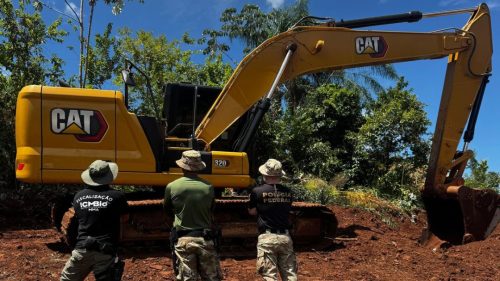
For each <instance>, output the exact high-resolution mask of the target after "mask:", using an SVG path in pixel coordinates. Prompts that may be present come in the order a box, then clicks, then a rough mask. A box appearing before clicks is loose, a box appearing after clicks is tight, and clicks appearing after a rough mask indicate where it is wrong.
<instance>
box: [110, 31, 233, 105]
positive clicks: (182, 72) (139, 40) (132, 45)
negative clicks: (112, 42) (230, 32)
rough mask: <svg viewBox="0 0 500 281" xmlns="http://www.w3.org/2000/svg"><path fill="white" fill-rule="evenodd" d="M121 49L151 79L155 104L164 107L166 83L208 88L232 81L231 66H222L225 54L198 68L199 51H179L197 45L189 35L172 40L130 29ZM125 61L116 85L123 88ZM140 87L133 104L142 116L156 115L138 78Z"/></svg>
mask: <svg viewBox="0 0 500 281" xmlns="http://www.w3.org/2000/svg"><path fill="white" fill-rule="evenodd" d="M119 34H120V40H119V41H118V45H119V47H118V49H119V50H120V52H121V56H122V57H125V58H128V59H129V60H131V61H132V62H133V63H134V64H135V65H137V66H138V67H140V68H141V69H142V70H143V71H144V72H145V73H146V74H147V75H148V76H149V77H150V78H151V85H152V88H153V93H154V98H155V103H156V104H157V105H159V106H158V107H159V108H158V109H160V106H161V105H162V104H163V96H162V95H161V94H162V87H163V86H164V85H165V84H167V83H179V82H191V83H194V84H204V85H209V86H221V85H223V83H224V82H225V81H226V80H227V79H228V78H229V75H230V74H231V67H230V66H229V65H228V64H226V63H223V61H222V54H221V53H219V54H214V55H213V56H211V57H209V58H207V59H206V61H205V63H204V64H202V65H198V64H195V63H193V62H192V55H193V54H196V53H199V52H197V51H192V50H186V51H183V50H181V48H180V44H181V43H184V44H188V45H191V44H194V40H193V39H191V38H190V37H189V36H188V35H187V34H186V35H185V36H184V37H183V41H182V42H181V41H179V40H172V41H169V40H168V39H167V38H166V37H165V36H164V35H160V36H158V37H155V36H154V35H153V34H152V33H150V32H145V31H138V32H136V33H135V36H134V35H132V32H131V31H130V30H128V29H122V30H120V32H119ZM124 67H125V63H124V61H120V63H119V64H118V67H117V68H116V69H115V74H116V80H115V83H116V84H117V85H121V84H122V82H121V80H120V77H121V74H120V71H121V70H122V69H124ZM135 80H136V84H137V86H136V87H134V88H133V89H131V92H130V104H131V105H132V109H133V110H134V111H136V112H137V113H139V114H148V115H152V114H153V113H154V112H155V109H154V108H153V103H152V101H151V99H150V97H148V96H147V89H146V83H145V80H144V77H142V76H141V75H136V76H135Z"/></svg>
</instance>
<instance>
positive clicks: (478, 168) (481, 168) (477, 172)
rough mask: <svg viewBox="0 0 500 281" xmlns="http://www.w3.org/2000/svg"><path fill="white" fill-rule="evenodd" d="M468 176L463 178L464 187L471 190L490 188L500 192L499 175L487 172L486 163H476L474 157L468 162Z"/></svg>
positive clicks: (482, 161)
mask: <svg viewBox="0 0 500 281" xmlns="http://www.w3.org/2000/svg"><path fill="white" fill-rule="evenodd" d="M468 168H469V170H470V175H468V176H466V177H465V185H466V186H469V187H472V188H491V189H494V190H496V191H497V192H500V173H498V172H492V171H488V170H489V166H488V161H486V160H481V161H478V160H477V159H476V157H472V158H471V159H470V160H469V163H468Z"/></svg>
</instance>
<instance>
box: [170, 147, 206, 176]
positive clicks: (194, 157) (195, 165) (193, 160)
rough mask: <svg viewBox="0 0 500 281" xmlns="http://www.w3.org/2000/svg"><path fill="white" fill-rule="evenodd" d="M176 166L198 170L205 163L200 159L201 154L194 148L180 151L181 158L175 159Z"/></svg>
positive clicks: (201, 168) (203, 167) (193, 170)
mask: <svg viewBox="0 0 500 281" xmlns="http://www.w3.org/2000/svg"><path fill="white" fill-rule="evenodd" d="M175 163H177V166H179V167H181V168H182V169H184V170H187V171H192V172H196V171H200V170H203V169H205V167H206V166H207V165H205V162H203V161H202V160H201V154H200V152H199V151H196V150H187V151H184V152H183V153H182V157H181V159H179V160H177V161H175Z"/></svg>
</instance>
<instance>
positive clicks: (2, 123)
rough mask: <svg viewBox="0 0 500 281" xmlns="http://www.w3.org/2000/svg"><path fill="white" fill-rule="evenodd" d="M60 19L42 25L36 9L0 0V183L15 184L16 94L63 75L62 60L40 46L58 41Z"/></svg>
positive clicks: (60, 37)
mask: <svg viewBox="0 0 500 281" xmlns="http://www.w3.org/2000/svg"><path fill="white" fill-rule="evenodd" d="M60 24H61V20H60V19H59V20H56V21H55V22H53V23H52V24H50V25H49V26H46V24H45V23H44V21H43V20H42V18H41V16H40V14H39V13H38V12H35V13H33V12H31V11H27V10H26V9H25V5H24V3H23V2H19V3H18V5H17V7H14V5H13V4H12V3H11V1H7V0H0V43H1V44H0V104H2V108H1V109H0V128H1V130H0V158H1V159H2V161H0V170H2V171H3V172H2V173H1V174H0V184H5V185H7V186H14V185H15V174H14V159H15V151H16V147H15V140H14V118H13V116H15V104H16V97H17V93H18V92H19V90H21V88H22V87H24V86H26V85H29V84H45V83H56V81H57V79H59V78H61V77H62V76H63V74H64V73H63V70H62V64H63V61H62V60H61V59H60V58H59V57H58V56H57V55H55V54H53V55H51V56H50V57H47V56H46V55H45V54H44V52H43V46H44V44H45V43H46V42H47V41H48V40H54V41H56V42H62V40H63V38H64V36H65V35H66V33H65V32H63V31H61V30H60V29H59V26H60Z"/></svg>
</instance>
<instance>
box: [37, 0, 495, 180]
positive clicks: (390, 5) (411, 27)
mask: <svg viewBox="0 0 500 281" xmlns="http://www.w3.org/2000/svg"><path fill="white" fill-rule="evenodd" d="M68 2H70V3H74V4H76V5H74V7H75V8H76V7H77V5H79V2H80V1H76V0H68ZM85 2H87V1H85ZM102 2H103V1H98V5H97V7H96V10H95V15H94V28H93V32H94V33H95V32H102V31H103V29H104V27H105V26H106V24H107V23H108V22H112V23H113V24H114V30H115V31H116V30H118V29H119V28H121V27H128V28H129V29H132V30H140V29H143V30H145V31H150V32H152V33H153V34H155V35H160V34H165V35H166V36H167V38H168V39H169V40H173V39H180V38H181V36H182V34H183V33H184V32H188V33H189V34H190V35H191V36H192V37H194V38H198V37H201V32H202V31H203V30H204V29H206V28H218V27H220V22H219V18H220V15H221V13H222V11H223V10H224V9H226V8H229V7H235V8H237V9H238V10H239V9H240V8H241V7H242V6H243V5H244V4H247V3H253V4H256V5H258V6H259V7H260V8H261V9H262V10H264V11H270V10H271V9H272V8H279V7H282V6H283V5H290V4H291V3H293V2H294V1H292V0H259V1H238V0H201V1H200V0H183V1H178V0H156V1H152V0H145V3H143V4H140V3H136V2H134V1H132V2H129V1H126V0H124V7H123V11H122V13H121V14H119V15H116V16H115V15H113V13H112V12H111V7H109V6H105V5H104V4H103V3H102ZM481 2H482V1H467V0H438V1H431V0H426V1H422V0H408V1H397V0H372V1H368V0H364V1H361V0H352V1H342V0H310V1H309V10H310V14H311V15H314V16H323V17H332V18H334V19H336V20H340V19H356V18H364V17H373V16H382V15H388V14H396V13H403V12H409V11H415V10H416V11H421V12H423V13H430V12H437V11H444V10H455V9H463V8H470V7H475V6H477V5H478V4H480V3H481ZM45 3H47V4H49V5H51V6H53V7H55V8H57V9H58V10H60V11H62V12H64V11H66V12H69V10H68V9H67V7H65V5H64V1H61V0H58V1H52V0H48V1H46V2H45ZM486 3H487V4H488V5H489V7H490V10H491V15H492V16H491V17H492V28H493V41H494V42H493V47H494V49H495V48H498V47H499V46H500V39H499V38H500V33H499V30H498V28H499V27H500V0H490V1H486ZM43 16H44V18H45V19H47V20H53V19H55V18H57V17H58V15H57V13H55V12H52V11H50V10H48V9H46V8H45V9H44V11H43ZM467 18H468V15H467V14H462V15H455V16H447V17H440V18H430V19H423V20H421V21H420V22H418V23H412V24H409V23H402V24H395V25H388V26H381V27H372V28H371V29H379V30H394V31H422V32H429V31H433V30H438V29H443V28H449V27H457V28H460V27H462V26H463V25H464V23H465V22H466V21H467ZM64 28H67V29H69V27H68V26H67V25H65V26H64ZM76 40H77V33H76V32H72V34H71V35H70V36H69V37H68V38H67V39H66V42H65V43H64V46H57V45H51V46H50V48H49V50H48V51H49V52H57V53H58V55H59V56H61V57H63V58H64V60H65V61H66V63H67V65H66V72H67V74H68V75H73V74H77V73H78V69H77V68H78V66H77V65H78V53H77V52H78V47H77V46H78V44H77V41H76ZM68 45H72V46H74V47H75V49H74V50H69V49H67V48H66V46H68ZM231 48H232V49H231V52H230V55H231V57H232V58H233V59H234V60H235V63H237V62H239V61H240V60H241V59H242V58H243V56H242V52H241V50H242V46H241V44H240V43H239V42H232V43H231ZM394 66H395V67H396V70H397V72H398V73H399V74H400V75H403V76H404V77H405V78H406V80H407V81H408V82H409V87H411V88H412V89H413V92H414V93H415V94H416V95H417V96H418V97H419V99H420V100H421V101H422V102H424V103H425V104H426V110H427V112H428V117H429V119H430V120H431V121H432V122H433V125H431V127H430V128H429V131H430V132H432V131H433V130H434V121H435V119H436V118H437V112H438V108H439V101H440V96H441V91H442V86H443V81H444V73H445V70H446V59H440V60H432V61H431V60H425V61H416V62H407V63H398V64H395V65H394ZM498 67H500V57H499V55H498V53H494V54H493V76H492V77H491V78H490V83H489V84H488V86H487V89H486V93H485V96H484V99H483V104H482V107H481V112H480V114H479V119H478V122H477V126H476V132H475V136H474V140H473V141H472V143H471V145H470V148H471V149H473V150H475V151H476V153H477V157H478V159H480V160H487V161H488V164H489V166H490V170H494V171H500V159H499V157H498V156H500V146H499V145H498V144H499V143H500V142H499V140H498V139H499V138H500V109H499V107H500V90H499V89H500V72H498V71H497V68H498ZM497 73H498V74H497ZM386 85H387V86H391V84H388V83H386ZM112 87H115V86H112ZM496 121H499V123H497V122H496ZM460 147H461V146H460Z"/></svg>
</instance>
